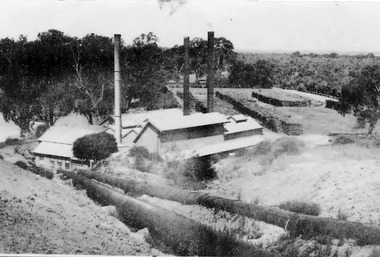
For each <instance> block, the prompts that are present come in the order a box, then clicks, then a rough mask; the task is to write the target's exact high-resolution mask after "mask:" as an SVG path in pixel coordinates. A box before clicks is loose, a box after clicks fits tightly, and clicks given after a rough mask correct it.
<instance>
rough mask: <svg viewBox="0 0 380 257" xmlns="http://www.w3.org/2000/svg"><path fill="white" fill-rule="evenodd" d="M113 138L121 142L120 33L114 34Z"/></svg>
mask: <svg viewBox="0 0 380 257" xmlns="http://www.w3.org/2000/svg"><path fill="white" fill-rule="evenodd" d="M114 40H115V52H114V62H115V138H116V142H117V143H118V144H120V143H121V113H120V60H119V59H120V58H119V57H120V34H115V36H114Z"/></svg>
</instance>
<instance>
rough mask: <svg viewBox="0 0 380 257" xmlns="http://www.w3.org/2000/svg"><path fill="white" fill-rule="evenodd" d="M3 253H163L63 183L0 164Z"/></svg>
mask: <svg viewBox="0 0 380 257" xmlns="http://www.w3.org/2000/svg"><path fill="white" fill-rule="evenodd" d="M0 185H1V187H0V230H1V233H0V253H23V254H25V253H38V254H91V255H98V254H99V255H151V254H160V253H159V252H158V251H157V250H154V249H152V248H151V246H150V245H149V244H147V243H146V242H145V241H144V238H143V237H142V236H141V235H139V234H138V233H137V234H136V233H132V232H131V231H130V230H129V229H128V228H127V227H126V226H125V225H124V224H123V223H121V222H120V221H119V220H117V219H116V218H115V217H113V216H111V215H110V213H109V212H107V211H106V210H105V209H104V208H102V207H100V206H97V205H96V204H95V203H94V202H93V201H91V200H90V199H88V198H87V197H86V195H85V192H83V191H76V190H74V188H73V187H72V186H70V185H67V184H65V183H64V182H62V181H60V180H48V179H45V178H42V177H39V176H37V175H34V174H32V173H30V172H28V171H25V170H22V169H20V168H18V167H16V166H14V165H13V164H11V163H9V162H5V161H0Z"/></svg>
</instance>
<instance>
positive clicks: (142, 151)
mask: <svg viewBox="0 0 380 257" xmlns="http://www.w3.org/2000/svg"><path fill="white" fill-rule="evenodd" d="M129 156H131V157H137V156H142V157H144V158H145V159H150V153H149V151H148V149H147V148H146V147H144V146H136V145H135V146H133V147H132V148H131V150H129Z"/></svg>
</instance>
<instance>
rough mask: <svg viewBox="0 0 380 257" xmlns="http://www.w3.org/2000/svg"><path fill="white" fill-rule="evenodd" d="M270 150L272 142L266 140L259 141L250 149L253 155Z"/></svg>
mask: <svg viewBox="0 0 380 257" xmlns="http://www.w3.org/2000/svg"><path fill="white" fill-rule="evenodd" d="M271 151H272V143H271V142H270V141H268V140H265V141H262V142H260V143H259V144H258V145H256V146H255V147H254V148H253V149H252V151H251V152H252V154H253V155H266V154H269V153H270V152H271Z"/></svg>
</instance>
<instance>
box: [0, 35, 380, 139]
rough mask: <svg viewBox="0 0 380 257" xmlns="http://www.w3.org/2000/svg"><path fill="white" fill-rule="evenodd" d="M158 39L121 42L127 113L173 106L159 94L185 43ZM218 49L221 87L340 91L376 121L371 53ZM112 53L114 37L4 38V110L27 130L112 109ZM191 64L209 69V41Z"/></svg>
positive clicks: (225, 44)
mask: <svg viewBox="0 0 380 257" xmlns="http://www.w3.org/2000/svg"><path fill="white" fill-rule="evenodd" d="M158 41H159V38H158V37H157V36H156V35H155V34H153V33H151V32H150V33H147V34H141V35H140V36H138V37H136V38H135V39H134V40H133V42H131V44H126V43H125V42H122V44H121V58H120V61H121V76H122V83H121V86H122V92H123V95H122V110H123V111H124V112H126V111H127V110H128V109H129V108H130V107H131V103H132V101H133V100H134V99H139V100H140V104H141V105H142V106H146V107H148V108H149V109H155V108H165V107H170V106H163V105H170V101H162V100H161V102H160V99H162V98H165V94H166V90H165V89H166V87H165V86H166V84H167V82H168V81H169V80H175V81H177V82H178V81H179V80H180V77H181V76H182V75H183V68H184V46H183V45H175V46H173V47H171V48H162V47H159V46H158ZM214 49H215V58H214V59H215V67H214V68H215V71H216V80H215V81H216V83H217V85H216V86H219V87H242V88H243V87H245V88H252V87H260V88H271V87H273V86H276V87H282V88H288V89H296V90H300V91H315V92H319V93H325V94H329V95H333V96H337V97H340V98H341V103H342V110H341V111H342V113H345V112H347V111H348V110H349V109H351V108H353V109H352V110H354V112H355V113H356V114H357V115H358V117H359V118H360V120H361V123H362V124H363V122H364V123H366V122H367V123H368V121H369V120H371V124H376V122H375V121H377V120H378V119H379V116H380V115H379V114H378V113H379V112H380V111H379V105H380V98H379V93H378V91H379V88H378V85H379V82H380V78H379V75H378V72H379V71H378V70H379V69H378V67H380V59H379V58H378V57H375V56H374V55H373V54H368V55H357V56H347V55H338V54H336V53H331V54H324V55H318V54H313V53H310V54H303V55H302V54H300V53H299V52H295V53H293V54H237V53H236V52H235V51H234V45H233V43H232V42H231V41H229V40H228V39H226V38H224V37H219V38H215V41H214ZM113 51H114V47H113V40H112V38H109V37H105V36H100V35H96V34H88V35H86V36H84V37H82V38H77V37H71V36H69V35H67V34H65V33H64V32H61V31H58V30H54V29H51V30H48V31H47V32H41V33H39V34H38V36H37V39H35V40H33V41H28V40H27V38H26V37H25V36H22V35H21V36H20V37H19V38H18V39H17V40H14V39H10V38H3V39H0V112H2V113H3V116H4V118H5V120H7V121H9V120H12V121H14V122H15V123H16V125H18V126H19V127H20V128H21V129H22V131H24V132H25V131H28V130H29V125H30V122H31V121H43V122H46V123H47V124H49V125H53V124H54V123H55V121H56V120H57V119H58V118H59V117H60V116H63V115H66V114H69V113H70V112H73V111H74V112H77V113H80V114H82V115H84V116H85V117H86V118H87V119H88V122H89V123H90V124H95V123H96V121H98V120H100V119H101V118H103V117H105V116H107V115H109V114H112V113H113V102H114V100H113V99H114V90H113V58H114V57H113V54H114V53H113ZM190 67H191V70H192V73H195V74H196V76H197V77H198V78H199V77H203V76H205V75H206V73H207V41H206V40H204V39H202V38H193V39H192V40H191V41H190ZM223 72H228V74H229V75H228V77H226V76H222V73H223ZM366 78H369V79H366ZM368 85H372V86H368ZM363 89H365V90H363ZM367 89H368V90H367ZM371 90H372V91H371ZM366 92H368V93H366ZM358 94H360V97H357V96H358ZM363 94H366V95H363ZM370 96H372V97H370ZM376 101H377V102H376ZM162 102H163V103H162ZM363 103H364V105H363ZM373 127H374V125H373Z"/></svg>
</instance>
